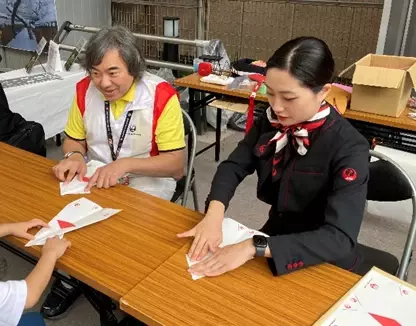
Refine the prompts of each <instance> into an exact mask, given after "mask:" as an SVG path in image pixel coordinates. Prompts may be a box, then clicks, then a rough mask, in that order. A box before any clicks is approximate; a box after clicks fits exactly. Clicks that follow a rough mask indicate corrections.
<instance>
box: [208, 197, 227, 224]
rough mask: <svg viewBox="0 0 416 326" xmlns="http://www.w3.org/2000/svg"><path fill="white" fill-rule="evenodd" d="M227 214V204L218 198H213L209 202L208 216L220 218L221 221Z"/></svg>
mask: <svg viewBox="0 0 416 326" xmlns="http://www.w3.org/2000/svg"><path fill="white" fill-rule="evenodd" d="M224 214H225V206H224V204H223V203H221V202H220V201H218V200H212V201H211V202H210V203H209V206H208V210H207V213H206V216H210V217H212V218H218V219H219V220H220V221H222V220H223V219H224Z"/></svg>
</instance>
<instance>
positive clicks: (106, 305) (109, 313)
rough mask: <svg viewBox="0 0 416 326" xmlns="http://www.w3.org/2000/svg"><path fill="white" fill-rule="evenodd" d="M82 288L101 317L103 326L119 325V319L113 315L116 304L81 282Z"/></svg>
mask: <svg viewBox="0 0 416 326" xmlns="http://www.w3.org/2000/svg"><path fill="white" fill-rule="evenodd" d="M80 284H81V285H80V287H81V290H82V293H83V294H84V296H85V298H86V299H87V300H88V301H89V302H90V303H91V305H92V306H93V307H94V309H95V310H96V311H97V312H98V313H99V315H100V323H101V326H116V325H118V321H117V318H116V317H115V316H114V314H113V310H115V309H116V307H115V304H114V303H113V301H112V300H111V298H110V297H107V296H106V295H104V294H102V293H100V292H98V291H96V290H94V289H93V288H92V287H90V286H88V285H86V284H83V283H82V282H80Z"/></svg>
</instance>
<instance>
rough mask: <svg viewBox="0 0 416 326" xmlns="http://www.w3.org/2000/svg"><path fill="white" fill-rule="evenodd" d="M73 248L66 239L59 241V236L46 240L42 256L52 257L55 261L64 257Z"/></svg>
mask: <svg viewBox="0 0 416 326" xmlns="http://www.w3.org/2000/svg"><path fill="white" fill-rule="evenodd" d="M70 247H71V242H70V241H69V240H67V239H65V238H62V239H59V237H58V236H55V237H53V238H49V239H48V240H46V243H45V245H44V246H43V248H42V256H50V257H52V258H53V259H54V260H58V259H59V258H61V257H62V255H63V254H64V253H65V251H66V250H67V249H68V248H70Z"/></svg>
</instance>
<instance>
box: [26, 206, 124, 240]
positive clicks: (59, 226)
mask: <svg viewBox="0 0 416 326" xmlns="http://www.w3.org/2000/svg"><path fill="white" fill-rule="evenodd" d="M120 211H121V210H120V209H112V208H102V207H101V206H99V205H97V204H96V203H94V202H92V201H91V200H88V199H86V198H80V199H78V200H75V201H73V202H72V203H69V204H68V205H66V206H65V208H64V209H63V210H61V211H60V212H59V213H58V215H56V216H55V217H54V218H53V219H52V220H50V222H49V223H48V225H49V227H48V228H42V229H41V230H39V232H38V233H36V235H35V239H33V240H31V241H29V242H28V243H26V247H30V246H39V245H44V244H45V242H46V240H47V239H48V238H51V237H54V236H59V237H62V236H63V235H64V234H65V233H68V232H71V231H74V230H77V229H79V228H82V227H84V226H87V225H90V224H94V223H97V222H100V221H103V220H105V219H107V218H109V217H111V216H113V215H114V214H117V213H118V212H120Z"/></svg>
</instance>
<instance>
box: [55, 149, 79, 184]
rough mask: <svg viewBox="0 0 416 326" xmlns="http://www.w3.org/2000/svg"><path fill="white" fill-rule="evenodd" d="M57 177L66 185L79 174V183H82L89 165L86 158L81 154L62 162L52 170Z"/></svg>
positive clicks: (75, 154)
mask: <svg viewBox="0 0 416 326" xmlns="http://www.w3.org/2000/svg"><path fill="white" fill-rule="evenodd" d="M52 171H53V173H54V174H55V176H56V177H57V178H58V179H59V180H60V181H62V182H65V184H68V183H69V182H71V181H72V179H73V178H74V176H75V174H78V179H79V181H82V180H83V178H84V177H85V174H86V173H87V163H85V159H84V157H83V156H82V155H81V154H79V153H74V154H73V155H71V156H70V157H68V158H67V159H64V160H62V161H60V162H59V163H58V164H57V165H55V166H54V167H53V168H52ZM65 173H67V176H66V177H65Z"/></svg>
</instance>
